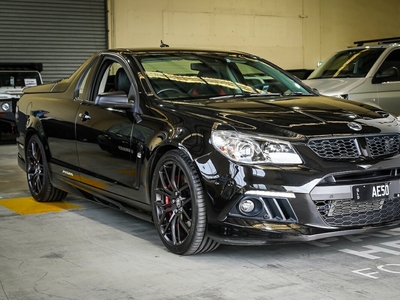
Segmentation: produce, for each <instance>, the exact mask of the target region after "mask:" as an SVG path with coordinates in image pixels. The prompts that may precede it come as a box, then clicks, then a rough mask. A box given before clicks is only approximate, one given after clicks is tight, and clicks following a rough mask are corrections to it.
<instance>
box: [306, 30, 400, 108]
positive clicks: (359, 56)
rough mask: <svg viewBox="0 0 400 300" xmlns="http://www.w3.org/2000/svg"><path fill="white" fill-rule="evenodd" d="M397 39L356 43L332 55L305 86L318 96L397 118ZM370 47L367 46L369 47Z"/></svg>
mask: <svg viewBox="0 0 400 300" xmlns="http://www.w3.org/2000/svg"><path fill="white" fill-rule="evenodd" d="M399 42H400V37H399V38H389V39H378V40H368V41H358V42H355V44H356V45H357V47H352V48H348V49H345V50H341V51H339V52H336V53H334V54H333V55H332V56H330V57H329V58H328V59H327V60H326V61H325V62H323V63H322V65H321V66H319V67H318V68H317V69H316V70H315V71H314V72H313V73H312V74H311V75H310V76H309V77H308V79H307V80H305V81H304V82H305V83H306V84H307V85H309V86H310V87H312V88H316V89H317V90H318V91H319V92H320V93H321V94H324V95H328V96H334V97H338V98H342V99H348V100H355V101H359V102H363V103H367V104H370V105H374V106H377V107H380V108H382V109H383V110H386V111H389V112H391V113H394V114H396V115H399V114H400V44H399ZM371 43H373V45H366V44H371Z"/></svg>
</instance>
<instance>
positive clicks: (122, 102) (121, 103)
mask: <svg viewBox="0 0 400 300" xmlns="http://www.w3.org/2000/svg"><path fill="white" fill-rule="evenodd" d="M95 103H96V105H98V106H101V107H109V108H115V109H126V110H132V109H133V107H134V103H133V102H130V101H129V100H128V95H127V94H126V93H125V92H122V91H116V92H105V93H100V94H98V95H97V96H96V99H95Z"/></svg>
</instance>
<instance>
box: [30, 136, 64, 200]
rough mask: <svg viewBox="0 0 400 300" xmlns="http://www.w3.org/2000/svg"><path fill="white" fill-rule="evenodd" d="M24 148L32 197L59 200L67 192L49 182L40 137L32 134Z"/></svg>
mask: <svg viewBox="0 0 400 300" xmlns="http://www.w3.org/2000/svg"><path fill="white" fill-rule="evenodd" d="M27 146H28V147H27V148H26V155H25V157H26V176H27V180H28V186H29V190H30V192H31V195H32V197H33V198H34V199H35V200H36V201H38V202H51V201H61V200H62V199H64V198H65V197H66V196H67V193H66V192H64V191H62V190H59V189H57V188H55V187H54V186H53V185H52V184H51V182H50V175H49V168H48V164H47V160H46V154H45V151H44V147H43V144H42V142H41V141H40V138H39V137H38V136H37V135H33V136H32V137H31V138H30V139H29V142H28V144H27Z"/></svg>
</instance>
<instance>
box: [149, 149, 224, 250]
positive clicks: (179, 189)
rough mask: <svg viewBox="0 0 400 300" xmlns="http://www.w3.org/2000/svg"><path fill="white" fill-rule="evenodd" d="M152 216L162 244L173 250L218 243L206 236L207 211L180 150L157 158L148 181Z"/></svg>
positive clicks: (193, 172) (198, 183)
mask: <svg viewBox="0 0 400 300" xmlns="http://www.w3.org/2000/svg"><path fill="white" fill-rule="evenodd" d="M151 188H152V189H151V190H152V195H151V200H152V212H153V219H154V224H155V226H156V229H157V231H158V234H159V236H160V238H161V240H162V242H163V243H164V245H165V246H166V247H167V248H168V249H169V250H170V251H171V252H173V253H175V254H180V255H191V254H198V253H204V252H210V251H213V250H215V249H216V248H218V246H219V244H218V243H217V242H215V241H213V240H212V239H210V238H209V237H207V235H206V231H207V230H206V229H207V212H206V204H205V195H204V190H203V187H202V185H201V181H200V177H199V175H198V173H197V171H196V169H195V167H194V165H193V163H192V162H191V160H190V159H189V158H188V157H187V156H186V155H185V154H184V153H183V152H181V151H179V150H172V151H169V152H167V153H166V154H165V155H164V156H162V157H161V159H160V160H159V161H158V163H157V166H156V168H155V171H154V174H153V178H152V184H151Z"/></svg>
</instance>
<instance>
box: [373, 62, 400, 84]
mask: <svg viewBox="0 0 400 300" xmlns="http://www.w3.org/2000/svg"><path fill="white" fill-rule="evenodd" d="M399 76H400V72H399V70H398V69H397V68H396V67H394V66H393V67H390V68H387V69H385V70H383V71H382V72H380V73H377V74H376V75H375V77H374V79H373V80H372V83H381V82H385V81H387V80H388V79H394V78H398V77H399Z"/></svg>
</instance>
